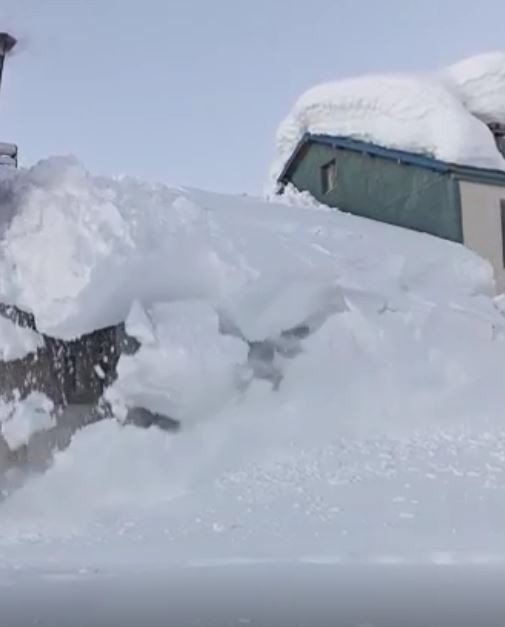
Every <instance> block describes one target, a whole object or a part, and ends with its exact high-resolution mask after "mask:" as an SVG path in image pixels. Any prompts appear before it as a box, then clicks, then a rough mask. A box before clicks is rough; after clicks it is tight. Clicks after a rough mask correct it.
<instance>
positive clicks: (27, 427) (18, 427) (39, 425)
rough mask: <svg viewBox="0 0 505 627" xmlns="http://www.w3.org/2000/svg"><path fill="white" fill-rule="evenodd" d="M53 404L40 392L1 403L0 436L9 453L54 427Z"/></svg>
mask: <svg viewBox="0 0 505 627" xmlns="http://www.w3.org/2000/svg"><path fill="white" fill-rule="evenodd" d="M53 409H54V407H53V403H52V401H51V400H50V399H49V398H47V396H45V395H44V394H41V393H40V392H31V393H30V394H29V395H28V396H27V397H26V398H24V399H22V400H20V399H19V398H15V399H13V400H12V401H10V402H6V401H2V402H1V406H0V434H1V435H2V436H3V438H4V440H5V442H6V443H7V446H8V447H9V449H10V450H11V451H16V450H17V449H19V448H20V447H21V446H23V445H24V444H28V442H29V441H30V438H31V437H32V436H33V435H34V434H36V433H40V432H41V431H47V430H49V429H51V428H52V427H54V426H56V420H55V417H54V415H53V414H52V412H53Z"/></svg>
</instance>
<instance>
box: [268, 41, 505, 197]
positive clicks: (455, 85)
mask: <svg viewBox="0 0 505 627" xmlns="http://www.w3.org/2000/svg"><path fill="white" fill-rule="evenodd" d="M504 120H505V54H504V53H495V54H487V55H480V56H478V57H474V58H471V59H468V60H465V61H463V62H461V63H459V64H456V65H454V66H452V67H450V68H448V69H446V70H443V71H441V72H438V73H431V74H428V73H426V74H422V75H394V74H391V75H382V76H380V75H379V76H363V77H358V78H350V79H345V80H340V81H335V82H329V83H324V84H322V85H318V86H316V87H313V88H312V89H309V90H308V91H307V92H305V93H304V94H303V95H302V96H301V97H300V98H299V99H298V101H297V102H296V103H295V105H294V107H293V109H292V110H291V112H290V113H289V114H288V116H287V117H286V119H285V120H284V121H283V122H282V123H281V125H280V126H279V129H278V131H277V143H276V156H275V160H274V163H273V164H272V168H271V172H270V175H271V179H270V180H271V183H270V185H269V189H271V188H272V186H273V188H275V182H276V180H277V178H278V177H279V175H280V173H281V171H282V169H283V167H284V165H285V164H286V162H287V160H288V159H289V158H290V156H291V155H292V154H293V152H294V150H295V148H296V146H297V144H298V142H299V141H300V140H301V139H302V137H303V135H304V134H305V133H312V134H326V135H332V136H337V137H338V136H344V137H352V138H355V139H360V140H364V141H368V142H371V143H374V144H378V145H380V146H385V147H388V148H396V149H401V150H405V151H408V152H413V153H421V154H426V155H429V156H433V157H435V158H437V159H440V160H442V161H446V162H449V163H458V164H463V165H472V166H477V167H482V168H491V169H501V170H503V169H505V160H504V159H503V157H502V156H501V155H500V153H499V152H498V150H497V148H496V144H495V141H494V138H493V136H492V134H491V132H490V131H489V129H488V128H487V127H486V125H485V124H484V123H483V121H485V122H491V121H492V122H502V121H504Z"/></svg>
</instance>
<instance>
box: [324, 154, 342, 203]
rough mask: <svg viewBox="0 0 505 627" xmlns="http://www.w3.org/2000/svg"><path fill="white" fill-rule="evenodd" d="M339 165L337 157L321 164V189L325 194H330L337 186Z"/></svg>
mask: <svg viewBox="0 0 505 627" xmlns="http://www.w3.org/2000/svg"><path fill="white" fill-rule="evenodd" d="M337 183H338V166H337V160H336V158H335V157H333V159H330V161H327V162H326V163H323V165H322V166H321V191H322V193H323V195H325V196H326V194H329V193H330V192H332V191H333V190H335V189H336V188H337Z"/></svg>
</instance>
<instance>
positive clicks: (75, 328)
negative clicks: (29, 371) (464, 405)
mask: <svg viewBox="0 0 505 627" xmlns="http://www.w3.org/2000/svg"><path fill="white" fill-rule="evenodd" d="M0 193H1V194H3V195H4V196H5V198H7V199H8V202H6V215H10V214H12V215H11V217H10V219H9V220H8V221H6V223H5V224H4V225H3V234H2V232H0V238H1V239H0V300H1V301H2V302H6V303H10V304H15V305H17V306H19V307H20V308H22V309H24V310H27V311H30V312H32V313H33V314H34V315H35V318H36V322H37V328H38V330H39V331H40V332H43V333H47V334H50V335H54V336H59V337H63V338H73V337H77V336H80V335H82V334H84V333H87V332H90V331H93V330H95V329H97V328H101V327H106V326H108V325H112V324H116V323H118V322H120V321H123V320H125V319H126V317H127V316H128V314H129V312H130V309H131V307H132V305H133V303H134V302H135V301H139V302H141V303H142V305H143V307H144V308H145V309H147V310H148V309H150V308H151V307H152V306H153V305H155V304H156V303H159V302H171V301H181V300H191V299H203V300H206V301H208V302H209V303H212V304H213V305H214V306H216V307H219V306H220V305H221V304H222V303H224V302H228V301H230V299H233V295H234V294H239V293H240V292H241V290H243V289H244V288H246V287H247V286H248V285H251V284H252V283H253V282H254V281H255V280H257V279H258V278H262V279H264V278H265V277H268V276H269V275H272V277H275V278H276V280H277V279H278V280H279V281H283V280H290V278H292V277H295V278H297V277H299V276H304V275H307V271H308V270H309V271H310V270H311V269H312V268H317V272H318V275H319V277H323V279H322V280H323V281H325V282H327V283H329V284H332V282H333V283H335V282H339V281H341V280H342V281H345V282H346V283H353V282H354V281H356V280H358V278H357V276H356V275H359V274H360V273H361V270H360V268H362V267H363V264H365V265H367V266H369V267H370V276H369V277H368V278H367V282H368V281H369V280H370V278H371V276H372V275H373V276H374V277H375V278H376V280H377V281H378V285H380V284H381V283H383V282H384V279H385V277H388V280H392V279H397V278H398V277H399V276H402V277H403V278H402V280H403V281H405V282H406V283H407V284H408V283H409V282H410V281H411V280H414V281H416V282H417V281H418V280H423V279H420V278H419V276H418V275H419V273H428V275H429V277H430V279H427V280H426V284H427V286H430V289H432V288H433V287H434V286H435V285H436V284H437V283H439V282H442V283H444V284H445V283H447V284H448V285H451V290H455V291H457V290H458V289H461V290H463V291H465V292H468V291H479V290H483V289H484V290H486V289H491V288H490V287H489V284H490V281H491V280H492V279H491V270H490V268H489V266H487V265H485V264H483V263H481V262H477V261H476V258H475V257H474V256H473V255H472V254H471V253H468V252H466V251H464V250H463V249H459V248H456V249H453V248H451V247H449V246H448V245H447V244H445V243H440V242H436V243H431V242H432V240H431V239H428V240H425V239H423V238H422V236H419V235H416V234H409V233H404V232H403V231H401V236H398V235H397V231H396V230H394V229H391V228H388V227H384V226H382V225H370V226H367V227H363V228H366V229H367V231H368V232H370V233H371V232H373V231H375V232H376V233H377V237H373V238H370V241H368V239H367V241H365V240H364V239H363V237H362V236H361V235H360V234H358V232H357V231H356V230H352V228H353V227H348V226H347V225H348V224H351V225H352V224H353V223H352V222H349V220H350V218H349V217H344V216H340V217H337V216H335V215H334V214H328V213H326V212H324V211H318V210H317V208H316V209H312V208H305V207H304V206H296V207H295V206H290V205H281V204H269V203H261V202H259V201H258V200H256V199H248V198H237V197H232V196H230V197H227V196H223V195H217V194H210V193H203V192H198V191H196V190H178V189H169V188H166V187H163V186H161V185H158V186H152V185H146V184H142V183H140V182H137V181H134V180H131V179H122V180H112V179H106V178H101V177H95V176H92V175H91V174H89V173H88V172H86V170H85V169H84V168H83V167H82V166H81V165H80V164H79V163H78V162H76V161H74V160H71V159H70V160H69V159H50V160H48V161H45V162H41V163H40V164H38V165H36V166H35V167H34V168H32V169H31V170H28V171H20V172H18V173H17V174H15V175H13V176H12V177H11V178H10V179H9V180H8V181H5V182H4V183H3V184H0ZM8 207H10V209H9V210H7V208H8ZM358 224H361V222H358ZM360 228H361V227H360ZM349 229H351V231H349ZM337 241H338V246H336V242H337ZM426 241H429V242H430V244H429V245H428V244H426ZM407 242H409V245H410V246H411V247H412V250H413V251H416V252H417V256H414V255H413V254H412V255H411V254H406V250H405V249H406V246H407ZM455 251H457V252H455ZM358 258H359V259H360V261H359V262H357V263H354V260H355V259H358ZM419 258H422V260H423V261H422V262H419V261H418V259H419ZM374 264H380V266H381V268H382V269H381V270H379V269H378V267H377V268H376V269H375V270H374V269H372V268H373V265H374ZM437 265H440V266H443V267H444V268H446V270H445V271H444V273H440V272H439V271H438V267H437ZM274 270H275V272H274ZM272 273H273V274H272ZM474 273H476V275H475V276H473V275H474ZM318 281H319V282H320V281H321V278H319V279H318ZM358 283H359V280H358Z"/></svg>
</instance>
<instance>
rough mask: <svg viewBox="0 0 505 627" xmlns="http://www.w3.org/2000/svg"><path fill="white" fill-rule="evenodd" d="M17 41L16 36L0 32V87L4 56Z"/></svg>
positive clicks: (0, 84)
mask: <svg viewBox="0 0 505 627" xmlns="http://www.w3.org/2000/svg"><path fill="white" fill-rule="evenodd" d="M17 43H18V42H17V40H16V38H15V37H13V36H12V35H10V34H9V33H0V87H1V86H2V74H3V69H4V62H5V57H6V56H7V55H8V54H9V52H11V51H12V50H13V49H14V47H15V45H16V44H17Z"/></svg>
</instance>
